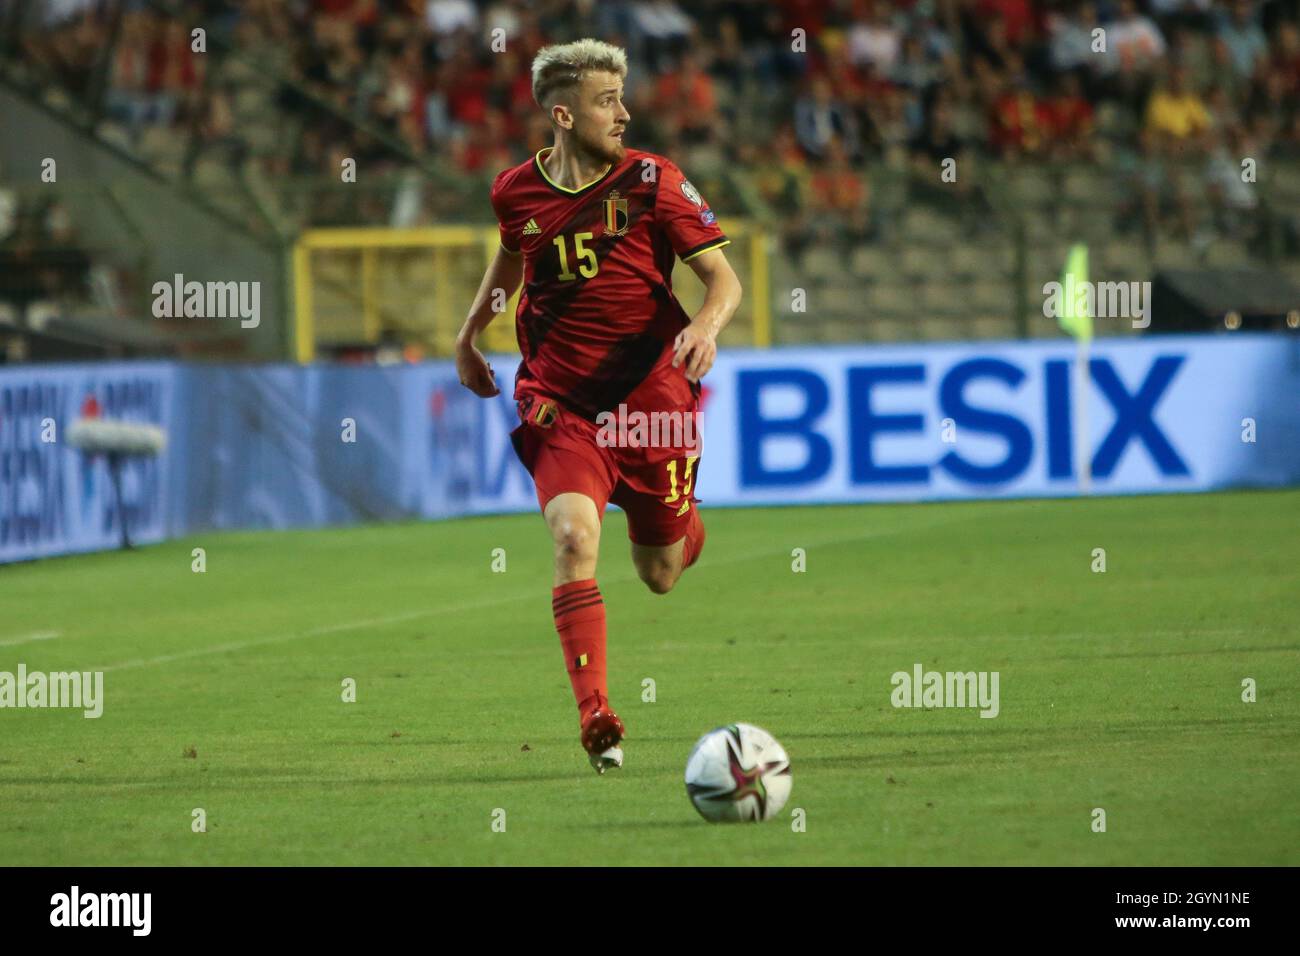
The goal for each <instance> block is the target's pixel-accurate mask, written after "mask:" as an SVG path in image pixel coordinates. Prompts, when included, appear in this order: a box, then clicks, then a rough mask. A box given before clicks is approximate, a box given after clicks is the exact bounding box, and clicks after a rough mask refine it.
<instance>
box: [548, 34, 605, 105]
mask: <svg viewBox="0 0 1300 956" xmlns="http://www.w3.org/2000/svg"><path fill="white" fill-rule="evenodd" d="M592 70H599V71H602V72H606V73H617V74H618V75H619V76H620V77H626V76H627V53H626V51H624V50H623V49H621V48H620V47H616V46H614V45H613V44H610V43H604V42H602V41H601V40H592V39H586V40H574V41H573V42H572V43H557V44H554V45H552V46H546V47H542V48H541V49H540V50H538V51H537V56H535V57H533V99H535V100H536V101H537V105H538V106H540V107H542V108H543V109H546V108H548V107H549V106H550V105H551V103H552V102H553V101H554V97H555V95H556V94H557V93H563V92H567V91H568V90H570V89H572V88H573V87H575V86H577V85H578V83H580V82H581V81H582V75H583V74H584V73H587V72H590V71H592Z"/></svg>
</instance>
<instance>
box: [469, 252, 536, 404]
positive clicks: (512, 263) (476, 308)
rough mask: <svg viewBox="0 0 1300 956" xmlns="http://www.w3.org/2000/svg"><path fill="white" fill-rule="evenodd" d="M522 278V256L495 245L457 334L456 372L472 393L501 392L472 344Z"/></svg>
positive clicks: (482, 394) (490, 368)
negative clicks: (489, 261)
mask: <svg viewBox="0 0 1300 956" xmlns="http://www.w3.org/2000/svg"><path fill="white" fill-rule="evenodd" d="M523 280H524V256H523V253H521V252H511V251H510V250H509V249H507V248H506V247H505V246H498V247H497V254H496V255H495V256H494V257H493V258H492V263H491V265H489V266H488V268H487V272H485V273H484V274H483V281H482V282H481V283H479V287H478V294H477V295H475V296H474V304H473V305H472V306H470V310H469V316H468V317H467V318H466V319H465V324H464V325H463V326H461V329H460V332H459V333H457V335H456V372H457V374H459V375H460V384H462V385H464V386H465V387H466V388H468V389H469V390H470V391H471V392H473V393H474V394H475V395H479V396H481V397H483V398H491V397H492V396H493V395H497V394H499V393H500V391H501V389H499V388H497V384H496V378H495V376H494V375H493V374H492V366H490V365H488V363H487V359H485V358H484V357H483V353H482V352H480V351H479V350H478V348H477V347H476V346H475V345H474V343H475V341H477V339H478V337H479V335H480V334H481V333H482V331H483V330H484V329H485V328H487V327H488V323H490V322H491V321H492V320H493V319H494V318H496V316H497V311H498V310H499V309H501V308H502V307H503V306H504V304H505V303H506V302H509V301H510V299H511V297H513V296H514V294H515V292H517V291H518V290H519V284H520V283H521V282H523Z"/></svg>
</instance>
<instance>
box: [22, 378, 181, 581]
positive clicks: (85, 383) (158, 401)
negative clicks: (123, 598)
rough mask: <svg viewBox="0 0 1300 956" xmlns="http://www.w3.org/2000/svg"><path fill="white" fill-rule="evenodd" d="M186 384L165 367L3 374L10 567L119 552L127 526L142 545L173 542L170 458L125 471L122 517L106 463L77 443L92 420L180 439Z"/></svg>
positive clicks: (134, 462)
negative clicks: (80, 426)
mask: <svg viewBox="0 0 1300 956" xmlns="http://www.w3.org/2000/svg"><path fill="white" fill-rule="evenodd" d="M176 374H177V370H176V366H174V365H171V364H165V363H131V364H94V365H77V366H60V367H57V368H54V367H32V368H24V369H17V370H5V371H2V372H0V563H3V562H6V561H15V560H21V559H25V558H37V557H43V556H46V555H53V554H66V553H69V552H76V551H97V550H101V549H104V548H111V547H114V546H116V545H117V543H118V542H119V541H120V540H121V534H122V522H123V521H125V522H126V526H127V529H128V531H129V532H130V535H131V539H132V540H133V541H136V542H142V543H143V542H151V541H160V540H162V539H163V538H164V537H166V536H167V535H168V534H169V529H168V525H167V500H168V499H167V495H168V491H169V489H170V486H171V484H170V476H169V471H168V463H169V456H168V455H167V454H163V455H161V456H158V457H152V458H134V459H131V460H129V461H128V462H126V463H125V465H124V466H123V468H122V507H121V509H119V508H118V505H117V501H116V499H115V496H114V495H113V490H112V481H111V478H110V475H109V471H108V464H107V462H106V460H105V458H104V456H102V455H85V454H82V453H81V452H80V451H78V450H77V449H75V448H73V447H72V446H71V445H70V444H69V443H68V441H67V433H68V429H69V428H70V427H71V426H72V424H73V423H74V422H75V421H76V420H77V419H78V418H82V417H102V418H105V419H112V420H117V421H127V422H140V423H147V424H151V425H158V426H161V427H162V428H164V429H166V430H168V431H170V430H171V429H172V427H173V418H172V411H173V407H174V401H173V396H174V390H175V379H176Z"/></svg>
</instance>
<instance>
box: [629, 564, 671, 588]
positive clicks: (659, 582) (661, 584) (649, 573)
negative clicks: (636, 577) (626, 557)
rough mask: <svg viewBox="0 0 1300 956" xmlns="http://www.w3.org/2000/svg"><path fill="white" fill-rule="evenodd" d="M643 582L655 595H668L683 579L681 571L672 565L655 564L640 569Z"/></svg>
mask: <svg viewBox="0 0 1300 956" xmlns="http://www.w3.org/2000/svg"><path fill="white" fill-rule="evenodd" d="M638 571H639V572H640V574H641V580H642V581H644V582H645V586H646V587H648V588H649V589H650V590H651V591H652V592H653V593H655V594H667V593H668V592H669V591H671V590H672V589H673V585H674V584H676V583H677V579H678V578H679V577H681V571H679V570H678V569H677V568H674V567H673V566H672V565H671V564H660V563H655V564H653V565H650V566H648V567H642V568H639V569H638Z"/></svg>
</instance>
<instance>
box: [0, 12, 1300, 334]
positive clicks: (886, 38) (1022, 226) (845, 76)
mask: <svg viewBox="0 0 1300 956" xmlns="http://www.w3.org/2000/svg"><path fill="white" fill-rule="evenodd" d="M0 9H2V10H3V11H4V13H3V21H4V23H5V25H6V35H5V39H4V41H3V43H0V49H2V50H3V51H4V57H5V69H4V76H5V79H6V82H7V83H8V84H9V85H11V86H12V87H14V88H17V89H22V90H24V91H25V93H26V94H27V95H29V96H33V97H37V98H39V99H40V100H41V101H42V102H44V103H45V104H47V105H49V106H51V107H53V108H57V109H59V110H61V111H63V113H64V115H66V116H67V117H68V118H69V119H70V121H72V122H75V123H77V124H78V125H79V126H80V127H81V128H83V129H85V130H86V131H87V132H88V133H90V134H92V135H94V136H96V137H97V138H99V139H101V140H103V141H105V142H108V143H111V144H113V145H114V146H115V148H118V149H121V150H123V151H124V152H126V153H128V154H129V155H131V156H133V157H135V158H136V159H138V160H139V161H140V162H142V163H144V164H146V165H147V166H148V167H149V168H151V169H152V170H155V171H156V172H157V173H158V174H159V175H161V176H164V177H167V178H169V179H172V180H175V181H179V182H183V183H185V184H186V185H187V186H188V187H189V188H191V189H192V190H193V191H194V192H195V193H196V194H198V195H200V196H202V197H203V198H204V199H205V201H207V202H209V203H211V204H212V205H214V206H215V207H218V208H220V209H221V210H222V211H223V212H224V213H226V214H227V215H228V216H230V217H231V218H233V219H234V220H236V221H238V222H239V223H240V224H241V225H242V227H243V228H246V229H247V230H249V231H250V232H252V233H254V234H258V235H261V236H288V235H293V234H296V233H298V232H300V231H301V230H303V229H306V228H310V227H320V226H358V225H387V226H396V227H418V226H426V225H432V224H445V223H479V224H488V223H490V222H491V210H490V208H489V206H488V204H487V199H486V196H487V183H488V182H489V181H490V179H491V177H492V176H493V175H494V174H495V173H496V172H497V171H499V170H500V169H501V168H504V167H506V166H507V165H511V164H514V163H517V162H520V161H521V160H522V159H524V158H526V157H527V156H528V155H530V154H531V153H532V152H534V151H535V150H537V149H539V148H541V147H542V146H544V145H546V144H547V143H548V142H549V130H548V127H547V124H546V121H545V118H544V117H542V116H541V115H540V114H539V112H538V111H537V110H536V108H535V106H534V104H533V103H532V100H531V96H530V93H529V76H528V65H529V62H530V59H531V56H532V54H533V53H534V52H535V51H536V50H537V49H538V48H539V47H540V46H542V45H543V44H545V43H547V42H553V41H558V40H566V39H571V38H575V37H577V36H580V35H583V34H584V33H598V34H599V35H601V36H604V37H606V38H610V39H613V40H615V41H617V42H621V43H622V44H624V45H626V46H627V47H628V49H629V52H630V54H631V62H632V64H633V68H632V72H631V74H630V75H629V77H628V82H627V102H628V107H629V111H630V112H631V114H632V117H633V118H632V130H633V135H632V137H631V141H632V142H633V143H634V144H635V145H637V146H639V147H642V148H647V149H650V150H654V151H658V152H663V153H666V154H668V155H672V156H674V157H679V158H680V159H679V161H680V163H681V165H682V166H683V167H684V168H685V169H687V170H688V171H689V173H690V175H691V176H692V179H693V180H694V181H695V182H696V183H697V184H699V185H700V187H701V189H702V191H704V192H705V194H706V195H707V196H708V197H709V199H710V202H711V204H712V205H713V206H714V207H715V208H717V209H718V210H719V211H720V212H721V214H722V215H723V218H724V222H725V221H726V219H728V218H733V217H740V218H743V219H745V220H749V221H752V222H755V223H758V224H762V225H763V226H765V227H766V228H767V229H768V230H770V231H771V234H772V235H773V236H774V240H773V241H772V242H771V243H770V250H769V258H770V282H769V283H768V289H769V295H770V299H771V301H770V306H771V311H772V315H773V317H774V321H773V335H772V340H773V341H776V342H817V341H862V340H893V339H922V340H924V339H944V338H989V337H994V338H996V337H1025V336H1040V335H1041V336H1047V335H1057V334H1059V331H1058V329H1057V327H1056V323H1055V322H1054V320H1050V319H1047V318H1044V317H1043V315H1042V314H1041V309H1040V308H1039V306H1040V305H1041V302H1042V293H1041V288H1042V285H1043V284H1044V283H1045V282H1048V281H1052V280H1053V279H1055V278H1058V277H1059V274H1060V268H1061V263H1062V261H1063V258H1064V253H1065V250H1066V248H1067V247H1068V245H1069V244H1070V243H1072V242H1075V241H1080V240H1082V241H1087V242H1089V243H1090V244H1091V245H1092V246H1093V248H1094V249H1095V250H1096V252H1095V253H1094V257H1093V264H1094V277H1095V278H1097V279H1100V280H1103V281H1104V280H1107V279H1110V278H1115V279H1120V278H1122V279H1124V280H1146V279H1150V278H1151V277H1152V276H1153V275H1154V274H1155V272H1156V271H1157V270H1160V269H1186V268H1232V267H1237V266H1242V265H1248V264H1252V263H1253V264H1256V265H1267V266H1268V267H1270V268H1274V269H1277V270H1280V271H1282V272H1284V273H1285V274H1288V275H1290V276H1291V277H1292V278H1297V277H1300V234H1298V229H1297V223H1298V222H1300V214H1298V210H1300V25H1298V17H1297V3H1296V2H1295V0H1265V2H1252V0H1232V2H1209V0H1150V2H1148V3H1145V4H1139V3H1135V2H1134V0H1120V2H1115V3H1093V2H1090V0H1083V2H1038V0H910V2H909V0H900V2H889V0H783V2H775V3H768V2H750V0H702V2H697V3H693V4H690V5H689V6H688V5H685V4H678V3H674V2H672V0H655V2H630V0H611V2H602V3H592V2H587V0H553V2H546V3H542V4H531V3H524V2H521V0H500V2H490V3H475V2H470V0H427V2H426V0H311V2H307V0H297V2H277V0H242V2H240V0H201V2H166V0H136V2H129V3H115V2H97V0H62V2H59V3H44V4H41V3H31V2H26V0H7V2H6V3H4V4H3V5H0ZM199 25H201V26H202V27H203V28H204V30H205V31H206V36H205V43H206V48H205V51H204V52H203V53H196V52H194V50H193V49H192V46H193V44H192V37H191V30H192V29H193V28H194V27H196V26H199ZM1098 30H1100V31H1104V32H1103V33H1102V34H1098V32H1097V31H1098ZM1098 36H1103V37H1104V41H1105V49H1104V51H1101V50H1099V49H1098V48H1097V45H1098V40H1097V37H1098ZM493 37H499V38H500V39H502V40H503V41H504V49H503V50H502V51H501V52H494V49H493V45H492V43H491V42H490V41H491V39H492V38H493ZM347 157H351V158H354V159H356V160H357V162H358V165H359V167H361V168H363V169H364V170H365V175H364V176H363V177H360V178H359V179H358V186H359V188H356V189H349V190H341V189H338V188H337V183H338V170H339V166H340V163H341V161H342V160H343V159H344V158H347ZM950 159H951V160H955V167H953V168H954V170H955V173H956V178H955V181H945V180H944V179H943V178H941V175H940V172H941V169H942V168H943V164H944V163H945V161H946V160H950ZM1246 159H1249V160H1250V161H1251V164H1252V167H1253V170H1254V173H1255V176H1256V181H1254V182H1249V181H1243V176H1242V162H1243V160H1246ZM340 281H344V280H340ZM794 290H803V293H804V298H803V300H802V301H803V304H804V306H805V308H804V309H803V310H799V304H798V298H797V297H796V296H794V295H793V294H792V293H793V291H794ZM864 306H865V308H864ZM385 322H386V324H388V323H387V320H385ZM1123 330H1124V327H1123V326H1122V325H1120V326H1117V327H1116V328H1115V329H1114V330H1113V331H1114V332H1121V331H1123ZM398 332H399V334H400V330H398ZM431 341H432V340H431ZM432 348H433V351H435V352H436V351H439V350H440V347H439V346H438V344H437V342H436V341H434V342H432Z"/></svg>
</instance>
